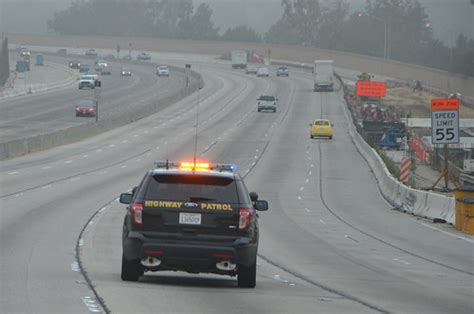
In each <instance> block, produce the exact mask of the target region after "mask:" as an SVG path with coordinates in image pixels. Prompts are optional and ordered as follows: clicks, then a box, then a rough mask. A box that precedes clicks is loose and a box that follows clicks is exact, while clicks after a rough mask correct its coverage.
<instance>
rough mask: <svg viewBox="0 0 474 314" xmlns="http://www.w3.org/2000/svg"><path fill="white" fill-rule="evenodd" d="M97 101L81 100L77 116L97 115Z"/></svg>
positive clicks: (77, 108)
mask: <svg viewBox="0 0 474 314" xmlns="http://www.w3.org/2000/svg"><path fill="white" fill-rule="evenodd" d="M95 115H96V112H95V103H94V101H93V100H90V99H84V100H80V101H79V103H78V104H77V105H76V117H95Z"/></svg>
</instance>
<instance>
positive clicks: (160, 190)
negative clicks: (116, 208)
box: [120, 162, 268, 288]
mask: <svg viewBox="0 0 474 314" xmlns="http://www.w3.org/2000/svg"><path fill="white" fill-rule="evenodd" d="M234 169H235V167H234V166H232V165H221V164H219V165H210V164H207V163H196V164H195V163H181V164H177V163H172V162H157V163H156V167H155V168H154V169H152V170H150V171H148V172H147V174H146V175H145V177H144V178H143V179H142V181H141V183H140V185H139V186H138V187H135V188H134V189H133V190H132V192H131V193H123V194H121V195H120V202H121V203H123V204H128V207H127V213H126V215H125V220H124V223H123V238H122V240H123V243H122V244H123V255H122V273H121V277H122V280H126V281H137V280H138V279H139V277H140V276H141V275H143V273H144V272H145V271H160V270H172V271H177V270H178V271H186V272H189V273H216V274H222V275H230V276H237V279H238V285H239V287H248V288H253V287H255V279H256V260H257V249H258V236H259V230H258V215H257V213H256V211H265V210H267V209H268V203H267V201H263V200H258V195H257V194H256V193H254V192H252V193H248V192H247V188H246V187H245V184H244V181H243V180H242V178H241V177H240V175H239V174H237V173H236V172H234Z"/></svg>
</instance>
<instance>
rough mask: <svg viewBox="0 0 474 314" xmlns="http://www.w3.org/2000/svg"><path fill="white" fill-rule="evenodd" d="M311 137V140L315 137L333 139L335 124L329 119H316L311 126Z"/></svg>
mask: <svg viewBox="0 0 474 314" xmlns="http://www.w3.org/2000/svg"><path fill="white" fill-rule="evenodd" d="M309 126H310V127H311V129H310V136H311V138H315V137H328V138H329V139H332V131H333V126H334V125H333V124H332V123H331V121H330V120H328V119H316V120H314V122H311V123H310V124H309Z"/></svg>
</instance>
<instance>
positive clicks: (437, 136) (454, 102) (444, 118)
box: [431, 98, 459, 190]
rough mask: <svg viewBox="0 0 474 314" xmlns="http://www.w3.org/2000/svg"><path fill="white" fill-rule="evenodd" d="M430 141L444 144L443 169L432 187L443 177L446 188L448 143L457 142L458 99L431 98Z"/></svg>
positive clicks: (446, 188)
mask: <svg viewBox="0 0 474 314" xmlns="http://www.w3.org/2000/svg"><path fill="white" fill-rule="evenodd" d="M431 143H432V144H443V145H444V147H443V150H444V171H443V173H442V175H441V176H440V177H439V179H438V180H436V182H435V184H433V189H434V187H435V186H436V184H438V182H439V180H441V178H443V177H444V188H445V190H448V176H449V172H448V171H449V170H448V169H449V167H448V144H457V143H459V99H457V98H449V99H432V100H431Z"/></svg>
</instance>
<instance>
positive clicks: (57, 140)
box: [0, 68, 203, 160]
mask: <svg viewBox="0 0 474 314" xmlns="http://www.w3.org/2000/svg"><path fill="white" fill-rule="evenodd" d="M175 71H182V72H184V69H177V68H176V69H175ZM188 73H190V74H191V77H192V78H193V79H191V84H190V85H189V86H188V88H184V89H180V90H178V91H177V92H176V93H174V94H172V95H169V96H167V97H164V98H162V99H159V100H158V101H157V102H155V103H150V104H148V105H146V106H143V107H141V108H140V109H138V110H133V111H128V112H122V113H118V114H115V115H113V116H111V117H109V118H107V119H104V120H102V121H99V123H95V122H92V121H90V122H88V123H84V124H81V125H76V126H71V127H69V128H65V129H59V130H55V131H53V132H51V133H48V134H39V135H35V136H31V137H28V138H21V139H16V140H12V141H8V142H4V143H0V160H5V159H9V158H14V157H18V156H22V155H26V154H29V153H34V152H38V151H41V150H46V149H49V148H53V147H56V146H60V145H65V144H70V143H74V142H77V141H80V140H83V139H86V138H88V137H92V136H95V135H98V134H100V133H103V132H106V131H109V130H112V129H114V128H117V127H120V126H123V125H126V124H129V123H132V122H134V121H137V120H139V119H142V118H145V117H148V116H150V115H151V114H154V113H156V112H157V111H158V110H159V109H163V108H165V107H167V106H169V105H171V104H173V103H175V102H177V101H179V100H180V99H183V98H184V97H186V96H189V95H191V94H192V93H193V92H195V91H196V90H198V89H199V87H202V85H203V82H202V78H201V76H200V75H199V74H198V73H196V72H194V71H189V72H188Z"/></svg>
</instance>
